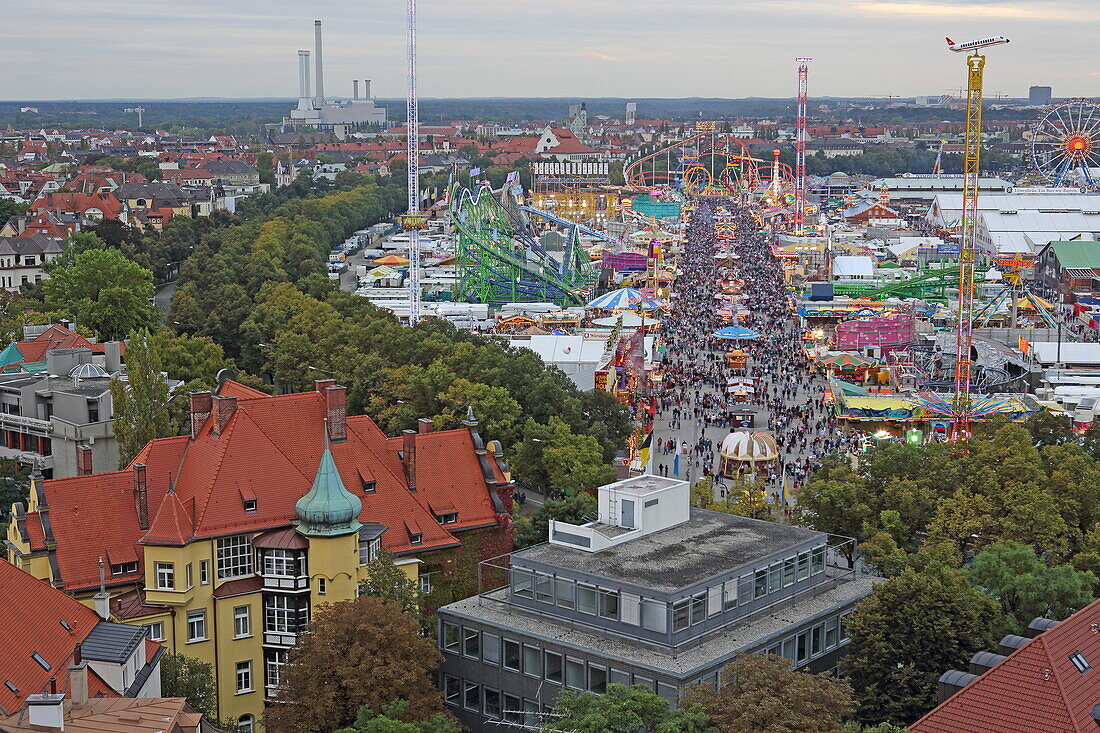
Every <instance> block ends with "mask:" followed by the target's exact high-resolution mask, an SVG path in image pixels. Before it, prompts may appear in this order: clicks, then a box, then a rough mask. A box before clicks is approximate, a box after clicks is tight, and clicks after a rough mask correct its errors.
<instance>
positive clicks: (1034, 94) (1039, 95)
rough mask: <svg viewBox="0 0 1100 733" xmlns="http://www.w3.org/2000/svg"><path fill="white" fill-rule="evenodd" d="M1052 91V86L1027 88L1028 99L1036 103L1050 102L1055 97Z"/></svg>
mask: <svg viewBox="0 0 1100 733" xmlns="http://www.w3.org/2000/svg"><path fill="white" fill-rule="evenodd" d="M1051 91H1052V90H1051V88H1050V87H1031V88H1030V89H1028V90H1027V100H1028V102H1029V103H1031V104H1035V105H1044V104H1050V100H1051V99H1052V98H1053V97H1052V94H1051Z"/></svg>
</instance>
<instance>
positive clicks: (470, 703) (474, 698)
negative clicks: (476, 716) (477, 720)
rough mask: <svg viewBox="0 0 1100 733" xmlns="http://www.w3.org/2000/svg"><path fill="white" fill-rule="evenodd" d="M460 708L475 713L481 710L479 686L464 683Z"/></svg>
mask: <svg viewBox="0 0 1100 733" xmlns="http://www.w3.org/2000/svg"><path fill="white" fill-rule="evenodd" d="M462 707H464V708H466V709H467V710H473V711H475V712H477V711H479V710H480V709H481V685H478V684H475V683H473V682H467V683H466V691H465V694H464V695H463V700H462Z"/></svg>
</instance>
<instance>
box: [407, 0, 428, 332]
mask: <svg viewBox="0 0 1100 733" xmlns="http://www.w3.org/2000/svg"><path fill="white" fill-rule="evenodd" d="M406 30H407V34H406V44H407V46H408V49H407V51H408V55H407V66H408V76H409V79H408V88H407V90H406V91H407V99H406V111H407V113H408V123H407V124H406V129H407V131H408V135H407V137H408V148H407V149H408V158H409V210H408V213H406V214H405V216H404V218H403V220H402V227H403V228H404V229H405V230H406V231H407V232H408V233H409V325H410V326H415V325H416V324H417V323H419V322H420V230H421V229H424V228H425V227H426V225H427V223H426V222H425V220H424V217H423V216H422V215H421V214H420V122H419V117H418V113H417V109H416V0H408V20H407V25H406Z"/></svg>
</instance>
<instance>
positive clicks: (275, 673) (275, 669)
mask: <svg viewBox="0 0 1100 733" xmlns="http://www.w3.org/2000/svg"><path fill="white" fill-rule="evenodd" d="M264 656H265V657H266V658H267V686H268V688H270V690H269V692H268V694H269V695H270V694H271V693H272V692H274V691H275V689H276V688H278V686H279V685H280V683H282V681H283V670H284V669H286V660H287V650H286V649H265V650H264Z"/></svg>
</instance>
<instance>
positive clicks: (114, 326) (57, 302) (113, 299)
mask: <svg viewBox="0 0 1100 733" xmlns="http://www.w3.org/2000/svg"><path fill="white" fill-rule="evenodd" d="M48 269H49V274H50V279H49V280H46V281H44V282H43V283H42V284H41V288H42V294H43V297H44V299H45V305H46V308H47V310H51V311H55V312H57V313H60V314H68V315H71V316H74V317H75V318H76V320H77V322H78V323H81V324H83V325H85V326H88V327H89V328H91V329H93V330H95V332H96V333H97V334H98V335H99V337H100V338H102V339H109V340H117V339H121V338H124V337H125V336H127V335H128V334H131V333H133V332H135V331H137V330H138V329H140V328H153V327H154V326H155V325H156V324H157V323H158V322H159V320H160V314H159V313H157V310H156V308H155V307H154V306H153V304H152V303H151V302H150V298H152V297H153V274H152V273H151V272H149V270H146V269H145V268H143V267H141V266H140V265H137V264H134V263H133V262H131V261H130V260H128V259H126V257H124V256H123V255H122V254H121V253H120V252H118V251H117V250H113V249H87V250H85V251H83V252H80V253H79V254H77V255H75V256H74V257H73V258H72V259H71V261H69V262H64V263H63V264H61V265H59V266H56V267H50V268H48Z"/></svg>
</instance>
